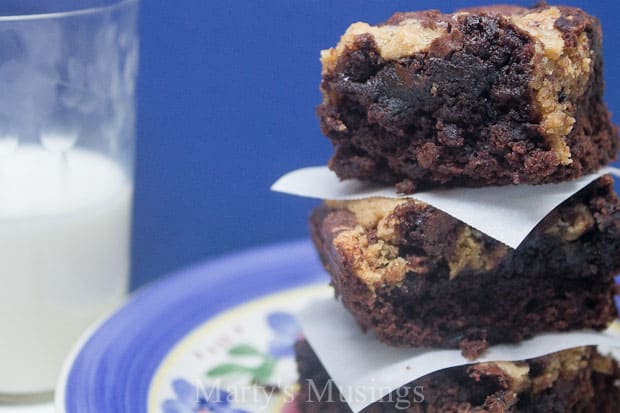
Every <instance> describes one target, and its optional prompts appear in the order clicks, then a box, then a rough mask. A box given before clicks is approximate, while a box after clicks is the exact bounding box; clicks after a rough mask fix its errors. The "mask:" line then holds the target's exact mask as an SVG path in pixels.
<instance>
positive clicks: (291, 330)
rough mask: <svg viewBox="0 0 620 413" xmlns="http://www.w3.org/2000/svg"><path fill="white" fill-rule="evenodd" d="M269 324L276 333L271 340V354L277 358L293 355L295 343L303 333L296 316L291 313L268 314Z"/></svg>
mask: <svg viewBox="0 0 620 413" xmlns="http://www.w3.org/2000/svg"><path fill="white" fill-rule="evenodd" d="M267 324H269V328H271V330H272V331H273V335H274V336H273V338H272V339H271V341H270V342H269V354H270V355H271V356H272V357H275V358H282V357H291V356H293V355H294V349H293V345H294V344H295V340H297V339H298V338H299V335H300V334H301V328H300V327H299V324H298V323H297V320H296V319H295V317H293V316H292V315H291V314H289V313H284V312H275V313H271V314H269V315H268V316H267Z"/></svg>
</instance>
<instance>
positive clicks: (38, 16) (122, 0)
mask: <svg viewBox="0 0 620 413" xmlns="http://www.w3.org/2000/svg"><path fill="white" fill-rule="evenodd" d="M139 1H140V0H118V1H116V2H114V3H111V4H108V5H105V6H96V7H87V8H75V9H71V10H67V11H57V12H51V13H31V14H16V15H6V16H5V15H2V14H0V23H2V22H17V21H27V20H48V19H61V18H65V17H77V16H86V15H91V14H97V13H102V12H106V11H110V10H114V9H117V8H121V7H125V6H128V5H130V4H133V3H138V2H139ZM78 7H79V6H78Z"/></svg>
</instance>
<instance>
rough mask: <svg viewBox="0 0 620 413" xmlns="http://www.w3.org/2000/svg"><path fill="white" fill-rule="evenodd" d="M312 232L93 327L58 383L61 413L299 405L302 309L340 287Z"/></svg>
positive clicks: (155, 294) (217, 263)
mask: <svg viewBox="0 0 620 413" xmlns="http://www.w3.org/2000/svg"><path fill="white" fill-rule="evenodd" d="M327 280H328V278H327V276H326V274H325V273H324V271H323V268H322V266H321V264H320V262H319V260H318V259H317V257H316V253H315V252H314V249H313V247H312V245H311V243H310V242H309V241H298V242H292V243H285V244H277V245H273V246H269V247H264V248H260V249H254V250H249V251H246V252H242V253H238V254H234V255H230V256H227V257H224V258H221V259H218V260H213V261H209V262H207V263H204V264H201V265H197V266H194V267H191V268H189V269H187V270H184V271H181V272H179V273H176V274H174V275H173V276H171V277H168V278H166V279H164V280H163V281H159V282H157V283H156V284H154V285H152V286H150V287H147V288H144V289H142V290H140V291H138V292H137V293H135V294H134V295H133V296H132V298H131V299H130V300H129V301H128V303H127V304H126V305H124V306H123V307H122V308H120V309H119V310H117V311H116V312H115V313H113V314H112V315H111V316H110V317H107V318H106V319H105V320H103V321H101V322H99V323H98V324H97V325H96V326H94V327H93V328H91V331H89V332H87V333H86V334H85V336H84V337H83V338H82V340H81V341H80V343H79V344H78V345H77V346H76V348H75V349H74V351H73V353H72V355H71V356H70V357H69V359H68V361H67V363H66V365H65V368H64V371H63V374H62V378H61V380H60V382H59V385H58V387H57V391H56V409H57V412H59V413H101V412H114V413H142V412H148V413H160V412H161V413H192V412H217V413H243V412H255V411H261V412H284V411H286V412H294V411H295V407H294V403H293V402H292V395H293V393H294V391H295V381H296V378H297V377H296V368H295V361H294V357H293V347H292V346H293V343H294V341H295V340H296V338H297V337H298V336H299V334H300V331H299V326H298V324H297V322H296V320H295V317H294V316H293V314H294V313H295V312H296V311H297V310H299V309H301V308H302V307H303V306H305V305H306V304H307V303H308V302H309V301H310V300H313V299H315V298H317V297H324V296H326V295H332V294H333V292H332V290H331V289H330V288H329V287H328V285H327V284H328V281H327Z"/></svg>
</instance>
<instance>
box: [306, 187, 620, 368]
mask: <svg viewBox="0 0 620 413" xmlns="http://www.w3.org/2000/svg"><path fill="white" fill-rule="evenodd" d="M310 227H311V233H312V237H313V239H314V242H315V244H316V247H317V250H318V252H319V255H320V257H321V260H322V262H323V264H324V265H325V268H326V269H327V271H328V272H329V274H330V276H331V282H332V285H333V286H334V288H335V291H336V294H337V296H339V297H340V298H341V301H342V303H343V304H344V306H345V307H346V308H347V309H348V310H349V311H350V312H351V313H352V314H353V316H354V317H355V319H356V321H357V322H358V323H359V325H360V326H361V327H362V328H363V329H364V330H371V331H373V332H374V333H376V335H377V336H378V338H379V339H380V340H382V341H384V342H386V343H388V344H391V345H394V346H413V347H427V346H428V347H442V348H459V347H460V348H461V349H462V351H463V353H464V355H466V356H467V357H470V358H473V357H476V356H477V355H478V354H479V353H481V352H482V351H484V349H486V347H488V345H492V344H498V343H512V342H519V341H521V340H523V339H525V338H529V337H532V336H533V335H535V334H538V333H543V332H551V331H566V330H576V329H585V328H592V329H597V330H602V329H605V328H606V327H607V326H608V325H609V324H610V323H611V322H612V321H613V320H614V319H616V318H617V316H618V313H617V309H616V306H615V303H614V294H615V289H616V287H615V282H614V275H616V274H617V273H618V272H620V203H619V200H618V197H617V196H616V194H615V192H614V191H613V179H612V178H611V177H610V176H609V175H605V176H603V177H601V178H599V179H598V180H596V181H594V182H592V183H591V184H590V185H588V186H587V187H585V188H584V189H582V190H581V191H579V192H578V193H577V194H575V195H574V196H572V197H571V198H569V199H568V200H566V201H565V202H564V203H562V204H561V205H560V206H558V207H557V208H556V209H554V210H553V211H552V212H551V213H550V214H549V215H548V216H547V217H545V218H544V220H543V221H541V222H540V223H539V224H538V225H537V226H536V228H535V229H534V230H533V231H532V232H531V233H530V234H529V235H528V236H527V238H526V239H525V240H524V241H523V243H522V244H521V245H520V246H519V247H518V248H517V249H512V248H509V247H507V246H506V245H504V244H502V243H501V242H499V241H497V240H495V239H493V238H491V237H489V236H487V235H485V234H483V233H481V232H479V231H477V230H476V229H474V228H472V227H470V226H468V225H466V224H464V223H462V222H461V221H459V220H457V219H455V218H453V217H452V216H450V215H448V214H446V213H444V212H442V211H440V210H438V209H436V208H434V207H432V206H430V205H428V204H425V203H422V202H420V201H417V200H414V199H406V198H402V199H387V198H370V199H363V200H355V201H326V202H325V203H323V204H322V205H321V206H319V207H317V208H316V209H315V210H314V211H313V213H312V216H311V220H310Z"/></svg>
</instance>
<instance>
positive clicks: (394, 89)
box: [317, 5, 618, 193]
mask: <svg viewBox="0 0 620 413" xmlns="http://www.w3.org/2000/svg"><path fill="white" fill-rule="evenodd" d="M321 61H322V64H323V72H322V76H323V78H322V82H321V91H322V93H323V102H322V103H321V105H320V106H319V107H318V111H317V112H318V115H319V118H320V120H321V129H322V131H323V133H324V134H325V135H327V136H328V137H329V139H330V140H331V141H332V143H333V144H334V146H335V149H336V150H335V154H334V155H333V157H332V159H331V160H330V163H329V166H330V168H331V169H333V170H334V171H335V172H336V173H337V174H338V176H339V177H340V178H342V179H347V178H358V179H361V180H366V181H373V182H378V183H387V184H397V188H398V189H399V190H400V191H401V192H409V193H410V192H414V191H416V190H419V189H425V188H430V187H436V186H483V185H506V184H520V183H529V184H542V183H550V182H559V181H565V180H570V179H574V178H576V177H578V176H580V175H583V174H585V173H588V172H591V171H594V170H596V169H598V168H599V167H600V166H602V165H604V164H607V163H609V162H610V161H612V160H613V159H615V156H616V152H617V150H618V135H617V129H616V128H615V127H614V126H613V125H612V124H611V121H610V116H609V112H608V111H607V108H606V106H605V104H604V102H603V100H602V95H603V59H602V35H601V27H600V24H599V22H598V20H597V19H596V18H594V17H592V16H590V15H588V14H586V13H585V12H583V11H582V10H579V9H576V8H571V7H555V6H546V5H542V6H537V7H534V8H531V9H526V8H522V7H514V6H494V7H486V8H475V9H465V10H461V11H459V12H456V13H454V14H442V13H440V12H439V11H436V10H431V11H424V12H413V13H397V14H395V15H394V16H392V17H391V18H390V19H389V20H387V21H386V22H385V23H382V24H379V25H377V26H370V25H368V24H366V23H355V24H353V25H351V26H350V27H349V28H348V30H347V31H346V33H345V34H344V35H343V36H342V38H341V39H340V42H339V43H338V45H337V46H336V47H335V48H331V49H329V50H325V51H323V52H322V54H321Z"/></svg>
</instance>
